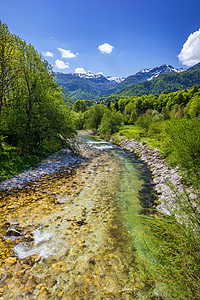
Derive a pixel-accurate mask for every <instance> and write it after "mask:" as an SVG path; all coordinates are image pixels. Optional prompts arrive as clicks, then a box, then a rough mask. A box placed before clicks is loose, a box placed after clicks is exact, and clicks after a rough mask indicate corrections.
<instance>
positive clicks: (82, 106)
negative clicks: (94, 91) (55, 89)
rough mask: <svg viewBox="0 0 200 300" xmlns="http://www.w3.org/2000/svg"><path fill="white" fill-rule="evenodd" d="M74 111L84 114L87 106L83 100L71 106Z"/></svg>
mask: <svg viewBox="0 0 200 300" xmlns="http://www.w3.org/2000/svg"><path fill="white" fill-rule="evenodd" d="M73 109H74V111H76V112H82V113H83V112H85V111H86V110H87V105H86V102H85V100H77V101H76V102H75V103H74V106H73Z"/></svg>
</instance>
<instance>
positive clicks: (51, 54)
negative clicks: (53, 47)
mask: <svg viewBox="0 0 200 300" xmlns="http://www.w3.org/2000/svg"><path fill="white" fill-rule="evenodd" d="M43 54H44V56H47V57H54V54H53V53H52V52H50V51H47V52H44V53H43Z"/></svg>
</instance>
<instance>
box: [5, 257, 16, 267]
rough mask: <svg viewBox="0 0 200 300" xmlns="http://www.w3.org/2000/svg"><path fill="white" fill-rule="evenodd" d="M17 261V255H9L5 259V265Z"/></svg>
mask: <svg viewBox="0 0 200 300" xmlns="http://www.w3.org/2000/svg"><path fill="white" fill-rule="evenodd" d="M16 262H17V257H9V258H8V259H7V260H6V265H8V266H11V265H14V264H15V263H16Z"/></svg>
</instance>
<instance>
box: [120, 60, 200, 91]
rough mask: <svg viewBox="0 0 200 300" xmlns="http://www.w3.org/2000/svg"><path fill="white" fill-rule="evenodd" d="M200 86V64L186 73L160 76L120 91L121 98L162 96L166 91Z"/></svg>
mask: <svg viewBox="0 0 200 300" xmlns="http://www.w3.org/2000/svg"><path fill="white" fill-rule="evenodd" d="M194 85H200V64H197V65H196V66H193V67H192V68H190V69H188V70H187V71H184V72H179V73H177V72H174V73H168V74H163V75H160V76H158V77H156V78H154V79H152V80H147V81H144V82H140V83H137V84H133V85H130V86H128V87H125V88H124V89H122V90H120V91H118V92H117V93H116V94H118V95H121V96H129V97H131V96H142V95H147V94H155V95H157V94H160V93H162V92H163V91H164V90H167V91H168V92H174V91H176V90H183V89H186V88H191V87H193V86H194Z"/></svg>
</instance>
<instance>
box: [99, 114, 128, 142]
mask: <svg viewBox="0 0 200 300" xmlns="http://www.w3.org/2000/svg"><path fill="white" fill-rule="evenodd" d="M122 120H123V117H122V114H121V113H120V112H119V111H116V110H113V111H111V110H109V109H107V110H106V111H105V113H104V115H103V118H102V120H101V124H100V125H99V127H98V133H99V134H100V136H101V137H108V136H110V135H111V134H113V133H115V132H117V131H118V130H119V128H120V126H121V125H122Z"/></svg>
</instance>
